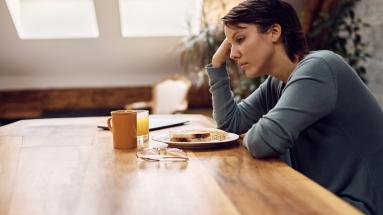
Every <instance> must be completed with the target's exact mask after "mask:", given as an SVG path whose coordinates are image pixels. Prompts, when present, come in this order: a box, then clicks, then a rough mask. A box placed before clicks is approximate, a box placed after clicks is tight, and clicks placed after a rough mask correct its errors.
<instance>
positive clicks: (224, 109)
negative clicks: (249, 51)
mask: <svg viewBox="0 0 383 215" xmlns="http://www.w3.org/2000/svg"><path fill="white" fill-rule="evenodd" d="M207 71H208V75H209V79H210V86H211V87H210V92H211V94H212V97H213V115H214V118H215V120H216V121H217V124H218V127H219V128H221V129H224V130H226V131H230V132H234V133H245V132H247V133H246V135H245V138H244V145H245V147H246V148H247V149H248V150H249V151H250V153H251V154H252V155H253V156H255V157H257V158H265V157H271V156H279V157H280V158H281V159H283V160H285V161H286V162H287V163H288V164H289V165H291V166H292V167H293V168H295V169H296V170H298V171H300V172H301V173H303V174H305V175H306V176H308V177H309V178H311V179H312V180H314V181H316V182H317V183H319V184H321V185H322V186H324V187H326V188H327V189H329V190H330V191H332V192H334V193H335V194H337V195H338V196H340V197H341V198H343V199H344V200H346V201H348V202H350V203H351V204H353V205H354V206H356V207H358V208H359V209H361V210H362V211H364V212H365V213H368V214H383V112H382V109H381V107H380V106H379V104H378V103H377V101H376V99H375V98H374V96H373V95H372V94H371V92H370V91H369V90H368V89H367V87H366V86H365V85H364V84H363V83H362V82H361V80H360V79H359V77H358V76H357V74H356V73H355V71H354V70H353V69H352V68H351V67H350V66H349V65H348V64H347V63H346V62H345V61H344V60H343V59H342V58H341V57H340V56H338V55H336V54H335V53H333V52H330V51H316V52H311V53H310V54H309V55H307V56H306V57H305V58H304V59H303V60H302V61H301V62H300V63H299V64H298V65H297V67H296V69H295V70H294V71H293V72H292V74H291V75H290V77H289V79H288V81H287V83H286V84H285V83H283V82H282V81H279V80H277V79H276V78H274V77H271V76H270V77H268V78H267V79H266V81H265V82H263V83H262V84H261V85H260V87H259V88H258V89H257V90H256V91H254V92H253V93H252V94H251V95H250V96H249V97H247V98H246V99H244V100H242V101H241V102H239V103H238V104H236V103H235V101H234V99H233V94H232V92H231V90H230V85H229V76H228V74H227V71H226V68H225V65H223V66H221V67H219V68H213V67H211V66H209V65H208V66H207Z"/></svg>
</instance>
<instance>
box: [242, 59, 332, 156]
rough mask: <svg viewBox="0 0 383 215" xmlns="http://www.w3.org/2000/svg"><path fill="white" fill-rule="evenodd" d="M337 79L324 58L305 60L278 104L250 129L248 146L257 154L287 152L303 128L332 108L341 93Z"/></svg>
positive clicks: (277, 154)
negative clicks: (338, 91)
mask: <svg viewBox="0 0 383 215" xmlns="http://www.w3.org/2000/svg"><path fill="white" fill-rule="evenodd" d="M335 80H336V79H335V76H334V75H333V72H332V70H331V68H330V66H329V65H328V64H327V62H326V61H325V60H324V59H322V58H310V59H307V60H305V61H304V62H302V63H301V64H300V65H299V66H298V67H297V68H296V70H295V71H294V73H293V74H292V75H291V76H290V79H289V80H288V82H287V84H286V87H285V89H284V90H283V93H282V96H281V98H280V99H279V101H278V102H277V104H276V105H275V106H274V108H273V109H271V110H270V111H269V112H268V113H267V114H266V115H264V116H263V117H262V118H261V119H259V121H258V122H257V123H256V124H254V125H253V126H252V128H251V129H250V130H249V131H248V132H247V133H246V135H245V138H244V145H245V147H246V148H248V150H249V151H250V153H251V154H252V155H253V156H254V157H257V158H264V157H271V156H280V155H282V154H284V153H285V152H286V151H287V149H288V148H290V147H292V146H293V144H294V141H295V140H296V139H297V138H298V136H299V134H300V133H301V132H302V131H303V130H305V129H306V128H307V127H309V126H310V125H311V124H313V123H315V122H316V121H317V120H319V119H321V118H323V117H325V116H326V115H327V114H329V113H330V112H331V111H332V109H333V108H334V106H335V103H336V97H337V86H336V81H335Z"/></svg>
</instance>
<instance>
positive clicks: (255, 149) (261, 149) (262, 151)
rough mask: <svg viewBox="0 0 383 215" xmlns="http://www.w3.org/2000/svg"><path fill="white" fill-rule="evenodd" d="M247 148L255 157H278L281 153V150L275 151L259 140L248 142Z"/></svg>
mask: <svg viewBox="0 0 383 215" xmlns="http://www.w3.org/2000/svg"><path fill="white" fill-rule="evenodd" d="M247 149H248V150H249V152H250V153H251V155H252V156H253V157H255V158H258V159H262V158H270V157H277V156H279V155H280V153H279V152H277V151H275V150H274V149H273V148H271V147H270V146H268V145H267V144H265V143H262V142H257V141H251V142H248V143H247Z"/></svg>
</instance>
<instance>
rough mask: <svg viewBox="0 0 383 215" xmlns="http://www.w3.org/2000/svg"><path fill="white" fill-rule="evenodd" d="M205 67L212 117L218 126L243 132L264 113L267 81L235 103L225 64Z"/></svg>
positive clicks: (235, 131) (230, 130)
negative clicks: (211, 103) (210, 95)
mask: <svg viewBox="0 0 383 215" xmlns="http://www.w3.org/2000/svg"><path fill="white" fill-rule="evenodd" d="M206 69H207V72H208V76H209V84H210V93H211V94H212V100H213V117H214V119H215V121H216V122H217V125H218V128H220V129H223V130H226V131H229V132H234V133H245V132H246V131H247V130H249V129H250V128H251V126H252V125H253V124H254V123H256V122H257V121H258V119H259V118H260V117H261V116H262V115H263V114H265V113H266V108H265V105H264V102H265V101H264V94H265V92H264V91H265V90H266V89H265V88H266V83H265V82H267V81H265V82H264V84H262V85H261V86H260V87H258V89H257V90H256V91H254V92H253V93H252V94H251V95H250V96H249V97H247V98H246V99H245V100H242V101H241V102H240V103H238V104H236V103H235V101H234V96H233V92H232V91H231V89H230V79H229V75H228V73H227V70H226V66H225V65H222V66H221V67H219V68H213V67H212V66H211V65H207V66H206Z"/></svg>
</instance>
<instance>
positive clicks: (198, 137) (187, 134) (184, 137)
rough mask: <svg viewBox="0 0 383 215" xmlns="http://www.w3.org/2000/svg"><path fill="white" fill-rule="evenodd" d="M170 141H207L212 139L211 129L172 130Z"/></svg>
mask: <svg viewBox="0 0 383 215" xmlns="http://www.w3.org/2000/svg"><path fill="white" fill-rule="evenodd" d="M169 135H170V141H173V142H207V141H210V140H211V134H210V132H209V131H202V130H186V131H170V133H169Z"/></svg>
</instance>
